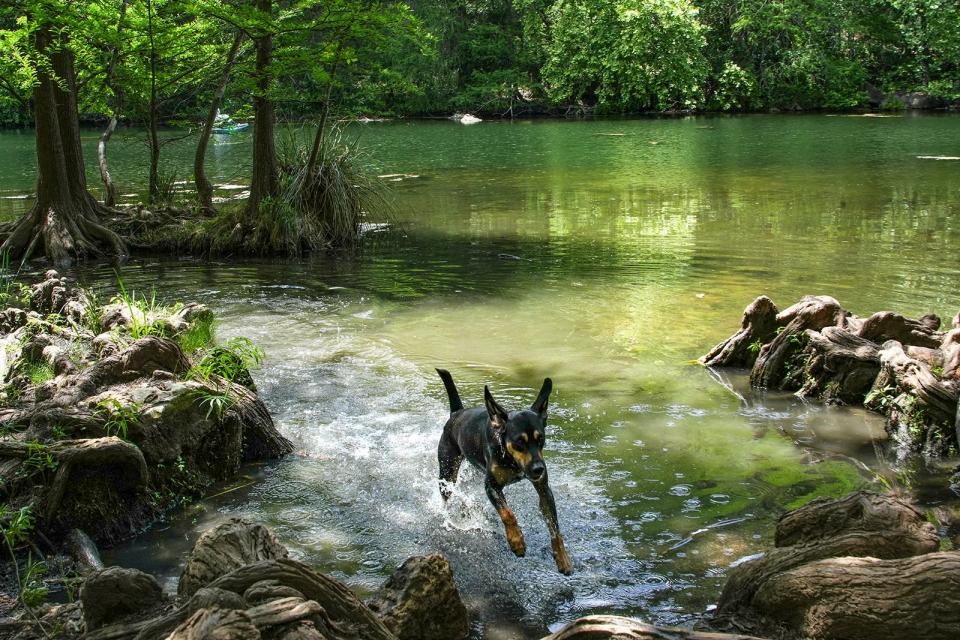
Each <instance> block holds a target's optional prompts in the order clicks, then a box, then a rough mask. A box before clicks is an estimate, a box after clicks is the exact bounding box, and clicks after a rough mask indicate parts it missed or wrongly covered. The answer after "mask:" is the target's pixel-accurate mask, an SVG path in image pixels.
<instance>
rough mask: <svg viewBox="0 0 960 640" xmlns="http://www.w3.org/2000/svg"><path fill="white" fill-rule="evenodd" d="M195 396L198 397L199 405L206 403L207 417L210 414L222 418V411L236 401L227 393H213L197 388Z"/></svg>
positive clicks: (218, 418)
mask: <svg viewBox="0 0 960 640" xmlns="http://www.w3.org/2000/svg"><path fill="white" fill-rule="evenodd" d="M197 396H198V397H199V398H200V406H201V407H202V406H204V405H206V407H207V419H209V418H210V416H212V415H216V416H217V420H222V419H223V413H224V411H226V410H227V409H229V408H230V407H232V406H233V404H234V403H235V402H236V400H234V399H233V396H231V395H230V394H229V393H214V392H209V391H205V390H198V391H197Z"/></svg>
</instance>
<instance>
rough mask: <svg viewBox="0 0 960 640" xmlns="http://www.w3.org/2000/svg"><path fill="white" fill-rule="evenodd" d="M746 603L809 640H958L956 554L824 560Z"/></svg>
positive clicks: (783, 577)
mask: <svg viewBox="0 0 960 640" xmlns="http://www.w3.org/2000/svg"><path fill="white" fill-rule="evenodd" d="M753 605H754V606H755V607H756V608H757V609H759V610H761V611H764V612H765V614H766V617H767V618H768V619H769V620H770V622H771V623H772V624H774V625H779V626H781V627H782V628H788V629H790V630H791V635H795V636H798V637H803V638H812V639H816V640H820V639H823V640H827V639H831V640H875V639H876V638H923V639H924V640H956V638H958V637H960V552H956V551H950V552H944V553H930V554H926V555H922V556H916V557H912V558H902V559H898V560H878V559H876V558H832V559H829V560H822V561H820V562H814V563H811V564H807V565H804V566H802V567H798V568H796V569H793V570H791V571H787V572H784V573H781V574H779V575H776V576H774V577H772V578H771V579H770V580H769V581H768V582H767V583H766V584H765V585H764V588H763V589H762V590H761V591H760V592H759V593H758V594H757V597H756V598H755V600H754V602H753Z"/></svg>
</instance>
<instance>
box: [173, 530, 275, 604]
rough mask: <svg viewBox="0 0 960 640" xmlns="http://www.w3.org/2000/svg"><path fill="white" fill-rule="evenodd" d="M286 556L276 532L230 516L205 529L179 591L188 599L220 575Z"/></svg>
mask: <svg viewBox="0 0 960 640" xmlns="http://www.w3.org/2000/svg"><path fill="white" fill-rule="evenodd" d="M286 557H287V548H286V547H284V546H283V545H282V544H280V541H279V540H277V536H276V535H274V533H273V531H271V530H270V529H268V528H267V527H265V526H263V525H262V524H255V523H253V522H248V521H246V520H243V519H241V518H230V519H229V520H227V521H226V522H223V523H221V524H219V525H217V526H216V527H214V528H213V529H210V530H209V531H206V532H205V533H204V534H203V535H202V536H200V539H199V540H197V544H196V545H195V546H194V547H193V551H191V552H190V555H189V557H188V558H187V562H186V564H185V565H184V567H183V573H181V574H180V585H179V587H178V588H177V593H178V595H180V596H181V597H184V598H189V597H190V596H192V595H193V594H194V593H195V592H196V591H197V590H198V589H200V588H201V587H205V586H207V585H208V584H210V583H211V582H213V581H214V580H216V579H217V578H219V577H220V576H224V575H226V574H228V573H230V572H231V571H233V570H234V569H238V568H240V567H242V566H244V565H248V564H253V563H254V562H260V561H261V560H279V559H280V558H286Z"/></svg>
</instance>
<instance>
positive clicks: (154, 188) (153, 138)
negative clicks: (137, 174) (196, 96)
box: [147, 0, 160, 204]
mask: <svg viewBox="0 0 960 640" xmlns="http://www.w3.org/2000/svg"><path fill="white" fill-rule="evenodd" d="M147 33H148V35H149V39H150V117H149V118H148V120H147V133H148V139H149V142H150V171H149V177H148V179H147V183H148V189H147V191H148V196H149V197H148V200H149V201H150V204H156V202H157V200H158V199H159V195H160V134H159V133H158V130H159V128H160V113H159V109H160V107H159V105H158V104H157V57H158V54H157V47H156V43H155V42H154V37H153V2H152V1H151V0H147Z"/></svg>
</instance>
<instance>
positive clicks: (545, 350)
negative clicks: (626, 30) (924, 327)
mask: <svg viewBox="0 0 960 640" xmlns="http://www.w3.org/2000/svg"><path fill="white" fill-rule="evenodd" d="M872 120H875V119H853V118H827V117H820V116H804V117H798V118H786V117H783V118H770V117H756V118H697V119H680V120H640V121H605V122H587V123H562V122H559V123H558V122H544V123H516V124H514V125H510V124H491V125H489V126H487V125H478V126H477V127H471V128H469V130H467V129H466V128H462V127H458V126H456V125H450V124H448V123H444V124H404V123H398V124H395V125H385V126H382V127H370V128H365V129H362V136H361V140H362V142H363V144H364V145H365V146H367V147H368V148H370V149H371V150H372V154H373V160H374V161H375V162H376V165H377V167H376V169H377V171H378V173H381V174H387V173H409V174H416V175H418V176H421V177H420V178H417V179H410V180H405V181H403V182H400V183H397V186H396V196H397V199H398V202H399V205H400V206H399V219H398V220H396V221H395V226H394V228H393V230H392V231H389V232H381V233H378V234H375V235H374V236H371V237H370V239H369V242H368V243H367V245H366V247H365V249H364V251H363V252H361V253H360V254H358V255H355V256H346V255H334V256H315V257H313V258H310V259H302V260H277V261H255V260H251V261H240V262H236V261H231V262H229V263H221V262H216V261H215V262H212V263H201V262H199V261H194V260H191V259H182V260H164V261H156V262H135V263H133V264H130V265H126V266H125V267H124V268H123V277H124V280H125V282H126V283H127V286H128V287H129V288H136V289H137V290H141V291H143V290H149V289H150V288H151V287H156V289H157V291H158V294H159V296H160V298H162V299H164V300H167V301H173V300H178V299H179V300H198V301H200V302H204V303H206V304H208V305H210V306H211V307H212V308H213V309H214V311H215V312H216V313H217V314H218V317H219V318H220V325H219V329H218V334H219V337H220V339H227V338H229V337H231V336H235V335H244V336H247V337H250V338H251V339H253V340H254V341H255V342H256V343H258V344H259V345H261V346H262V347H263V348H264V349H265V350H266V352H267V354H268V358H267V361H266V363H265V364H264V366H263V367H262V368H261V369H260V370H259V371H256V372H255V373H254V377H255V379H256V381H257V384H258V386H259V387H260V390H261V392H262V394H263V397H264V400H265V402H266V403H267V405H268V407H269V409H270V411H271V413H272V414H273V415H274V417H275V419H276V421H277V423H278V425H279V427H280V429H281V430H282V431H283V432H284V433H285V434H286V435H287V436H288V437H289V438H291V440H293V441H294V442H295V444H296V447H297V454H296V455H294V456H290V457H288V458H287V459H285V460H282V461H280V462H275V463H270V464H265V465H256V466H252V467H250V468H248V469H247V470H246V471H245V474H246V476H245V477H244V478H241V479H240V480H238V481H237V482H235V483H231V484H229V485H225V486H223V487H220V488H218V489H217V490H216V491H215V492H214V493H219V494H221V495H218V496H216V497H212V498H210V499H208V500H204V501H203V502H202V503H201V504H200V505H196V506H195V507H194V508H190V509H187V510H185V511H184V512H182V513H180V514H176V515H174V516H173V517H172V518H171V521H170V522H169V523H168V524H166V525H164V526H160V527H157V528H155V529H153V530H152V531H150V532H148V533H147V534H145V535H143V536H141V537H139V538H138V539H137V540H135V541H132V542H131V543H129V544H127V545H124V546H122V547H120V548H118V549H116V550H114V551H112V552H110V553H109V554H108V555H107V557H108V560H109V561H112V562H116V563H119V564H126V565H132V566H139V567H142V568H145V569H148V570H151V571H154V572H157V573H159V574H160V575H162V576H163V578H164V580H165V586H166V587H167V588H168V589H173V588H175V581H176V577H177V575H178V573H179V563H180V562H182V558H183V554H184V553H185V552H186V551H187V549H188V548H189V546H190V544H191V543H192V541H193V540H194V539H195V538H196V536H197V535H198V533H199V531H202V530H203V529H204V528H206V527H207V526H209V525H210V524H211V523H212V522H214V521H216V520H217V519H219V518H223V517H226V516H227V515H234V514H244V515H249V516H251V517H253V518H255V519H257V520H260V521H263V522H265V523H267V524H269V525H270V526H272V527H274V528H275V529H276V531H277V533H278V534H279V536H280V538H281V540H283V542H284V543H285V544H287V545H288V546H289V547H290V549H291V551H292V553H294V554H295V555H296V556H297V557H299V558H302V559H304V560H305V561H307V562H309V563H311V564H313V565H315V566H316V567H317V568H319V569H320V570H322V571H325V572H328V573H331V574H333V575H335V576H337V577H339V578H341V579H343V580H344V581H346V582H347V583H348V584H350V585H351V586H352V587H354V588H355V589H357V590H359V591H360V592H362V593H369V592H370V591H372V590H373V589H375V588H376V587H377V586H378V585H379V584H380V583H381V582H382V581H383V579H384V578H385V577H386V576H387V575H389V574H390V572H391V571H392V570H393V568H394V567H395V566H396V565H397V564H399V563H400V562H402V561H403V560H404V559H405V558H406V557H408V556H409V555H414V554H424V553H430V552H441V553H443V554H444V555H446V556H447V557H448V558H449V559H450V560H451V563H452V564H453V568H454V574H455V578H456V580H457V582H458V584H459V585H460V588H461V591H462V593H463V596H464V598H465V600H466V601H467V602H468V606H469V607H470V609H471V611H473V612H474V635H475V636H476V637H490V638H539V637H541V636H543V635H545V633H546V631H547V630H548V629H550V628H555V627H556V626H557V625H559V624H561V623H563V622H564V621H567V620H570V619H572V618H575V617H577V616H579V615H583V614H587V613H620V614H626V615H634V616H638V617H641V618H643V619H645V620H648V621H653V622H659V623H681V624H682V623H686V622H689V621H691V620H692V619H693V618H694V617H696V616H697V615H698V614H700V613H701V612H703V611H704V610H705V609H706V608H707V607H708V606H710V605H711V604H713V603H715V602H716V599H717V597H718V595H719V592H720V588H721V586H722V584H723V580H724V576H725V575H726V573H727V571H728V570H729V567H730V566H731V564H732V563H735V562H736V561H737V560H738V559H739V558H742V557H744V556H747V555H749V554H753V553H757V552H759V551H762V550H764V549H766V548H769V546H770V545H771V543H772V533H773V526H774V523H775V521H776V518H777V517H778V515H779V514H780V513H782V512H783V510H784V509H786V508H791V507H796V506H799V505H801V504H804V503H806V502H808V501H809V500H812V499H813V498H815V497H817V496H820V495H842V494H844V493H846V492H848V491H850V490H852V489H854V488H856V487H859V486H863V485H865V484H869V483H870V482H872V481H873V479H874V473H873V471H874V470H877V469H883V468H885V467H886V466H887V465H889V464H890V461H888V460H887V459H886V457H885V455H884V454H883V450H882V447H881V446H880V443H881V441H882V440H883V438H885V434H884V433H883V429H882V420H880V419H879V418H878V417H877V416H875V415H872V414H870V413H868V412H865V411H863V410H857V409H851V408H843V407H822V406H819V405H816V404H809V403H805V402H802V401H800V400H798V399H796V398H794V397H793V396H791V395H786V394H777V393H763V392H759V391H753V390H751V389H749V385H748V383H747V380H746V376H745V374H744V373H743V372H724V373H715V372H709V371H705V370H703V369H702V368H700V367H698V366H696V365H694V364H691V361H692V360H693V359H695V358H696V357H697V356H699V355H701V354H702V353H704V352H705V351H706V350H707V349H709V348H710V347H711V346H712V345H713V344H714V343H716V342H717V341H719V340H720V339H722V338H725V337H726V336H727V335H729V334H730V333H732V332H733V331H734V330H735V329H736V328H737V326H738V325H739V322H740V315H741V313H742V311H743V308H744V307H745V306H746V305H747V304H748V303H749V302H750V301H751V300H752V299H753V298H754V297H755V296H757V295H758V294H760V293H766V294H767V295H769V296H771V297H772V298H773V299H774V301H775V302H776V303H777V304H779V305H780V306H781V308H782V307H784V306H786V305H788V304H791V303H792V302H794V301H795V300H797V299H798V298H799V297H800V296H801V295H804V294H807V293H816V294H820V293H827V294H830V295H833V296H834V297H836V298H837V299H838V300H839V301H840V302H841V303H842V304H844V305H845V306H846V307H847V308H849V309H851V310H852V311H854V312H855V313H858V314H866V313H871V312H873V311H876V310H880V309H895V310H897V311H900V312H903V313H906V314H910V315H920V314H923V313H927V312H930V311H935V312H938V313H940V314H941V315H942V316H945V317H952V316H953V314H954V313H955V312H956V310H957V308H958V307H960V299H958V297H957V293H956V287H955V283H956V280H957V277H958V276H960V267H958V265H957V264H956V262H955V261H952V262H951V261H950V260H949V259H948V256H951V255H953V254H954V253H955V248H956V246H957V241H958V240H960V237H958V234H960V229H958V228H957V227H956V225H955V223H954V220H955V219H956V215H955V214H956V213H957V211H958V210H960V187H958V184H960V183H958V182H957V180H956V177H957V176H956V168H955V167H952V166H951V163H929V162H927V163H926V164H924V161H923V160H918V159H916V156H917V155H924V154H927V155H942V154H947V153H950V152H951V150H950V149H949V148H948V147H949V145H950V144H951V143H950V140H955V139H956V135H957V131H958V127H960V118H956V117H954V118H916V119H912V118H899V119H896V122H892V121H872ZM891 120H893V119H891ZM611 132H619V133H624V134H625V135H624V136H618V137H613V136H605V135H603V134H606V133H611ZM651 141H655V142H656V143H657V144H655V145H654V144H651ZM25 142H29V141H28V140H26V138H24V139H22V140H20V142H18V143H17V144H19V145H20V147H18V148H23V147H24V144H25ZM6 144H10V143H9V137H6V134H4V136H0V145H6ZM242 146H243V145H236V147H231V149H236V153H235V152H234V151H231V150H226V149H222V150H220V151H219V152H218V153H219V156H218V158H219V159H218V160H217V162H219V163H220V164H219V165H218V168H217V171H218V175H219V176H220V179H222V180H223V181H224V182H231V183H242V182H243V178H242V176H243V175H244V173H243V172H244V171H245V169H243V168H242V166H241V164H242V163H240V162H239V160H237V159H238V158H243V157H245V156H244V155H243V153H245V152H244V149H243V148H242ZM131 148H132V147H131ZM231 154H233V155H231ZM184 158H185V159H186V155H185V156H184ZM231 158H232V159H231ZM185 162H186V160H185ZM23 166H24V163H23V162H20V163H18V164H17V165H16V166H10V165H6V166H0V181H2V182H3V184H4V189H7V190H8V191H10V190H12V191H16V190H17V189H21V192H22V191H23V190H29V188H30V183H29V181H28V180H25V179H23V180H22V179H21V178H20V177H18V176H21V174H23V172H24V169H23ZM185 166H188V165H186V164H185ZM244 166H245V165H244ZM118 171H119V169H118ZM4 172H6V173H4ZM121 173H122V172H121ZM24 175H25V174H24ZM11 176H12V177H11ZM21 177H22V176H21ZM17 180H20V183H19V184H20V186H17V185H16V184H14V183H16V181H17ZM127 180H129V181H133V182H135V180H134V179H133V178H132V177H131V176H130V175H129V174H128V176H127ZM5 193H6V191H5ZM11 202H15V201H13V200H3V201H2V202H0V214H9V213H10V212H11V211H14V206H15V205H11V204H10V203H11ZM16 206H20V205H16ZM78 275H79V276H80V277H81V278H83V279H84V280H86V281H88V282H91V283H94V284H98V285H100V286H102V287H105V288H107V289H109V288H111V287H115V282H114V281H115V276H114V275H113V272H112V270H111V269H109V268H94V269H91V270H87V271H82V272H80V273H79V274H78ZM105 295H107V293H106V292H105ZM437 366H441V367H444V368H447V369H449V370H450V371H451V372H452V373H453V375H454V378H455V380H456V381H457V384H458V386H459V387H460V390H461V393H462V395H463V397H464V400H465V401H466V402H467V404H468V405H476V404H479V402H480V399H481V397H482V390H483V385H484V384H489V385H490V386H491V388H492V389H493V392H494V394H495V395H496V396H497V397H498V398H499V399H501V401H502V402H503V404H504V405H505V406H508V407H511V408H519V407H521V406H524V405H525V404H529V403H530V402H531V400H532V399H533V397H534V395H535V393H536V390H537V389H538V388H539V385H540V383H541V382H542V380H543V378H544V377H546V376H550V377H551V378H553V380H554V384H555V387H554V393H553V395H552V397H551V413H550V432H549V434H548V442H547V450H546V457H547V464H548V466H549V468H550V478H551V485H552V486H553V488H554V492H555V494H556V497H557V506H558V509H559V515H560V525H561V529H562V531H563V533H564V536H565V538H566V542H567V546H568V549H569V551H570V554H571V556H572V558H573V560H574V565H575V567H574V568H575V573H574V575H573V576H571V577H564V576H562V575H560V574H559V573H557V572H556V570H555V568H554V564H553V560H552V557H551V555H550V550H549V540H548V537H547V534H546V528H545V526H544V524H543V522H542V520H541V517H540V515H539V511H538V509H537V504H536V497H535V493H534V491H533V489H532V487H530V485H529V483H520V484H517V485H514V486H512V487H508V489H507V492H506V494H507V499H508V501H509V503H510V504H511V506H512V507H514V508H515V509H516V511H517V515H518V518H519V520H520V524H521V526H522V528H523V530H524V533H525V535H526V538H527V548H528V553H527V557H526V558H523V559H518V558H515V557H514V556H513V555H512V554H511V553H510V551H509V549H508V547H507V544H506V542H505V539H504V535H503V532H502V526H501V524H500V522H499V519H498V518H497V515H496V513H495V512H494V510H493V508H492V507H491V506H490V505H489V504H488V501H487V499H486V497H485V495H484V493H483V488H482V476H481V474H480V473H478V472H477V471H474V470H468V469H464V471H462V473H461V478H460V481H459V483H458V485H457V488H456V494H455V496H454V497H453V498H452V499H451V503H450V504H449V505H447V506H446V507H444V505H442V503H441V499H440V497H439V491H438V489H437V484H436V473H437V468H436V467H437V463H436V446H437V441H438V438H439V435H440V432H441V428H442V425H443V423H444V421H445V419H446V413H447V411H446V397H445V394H444V391H443V387H442V385H441V383H440V381H439V379H438V378H437V376H436V374H435V373H434V371H433V369H434V367H437Z"/></svg>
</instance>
